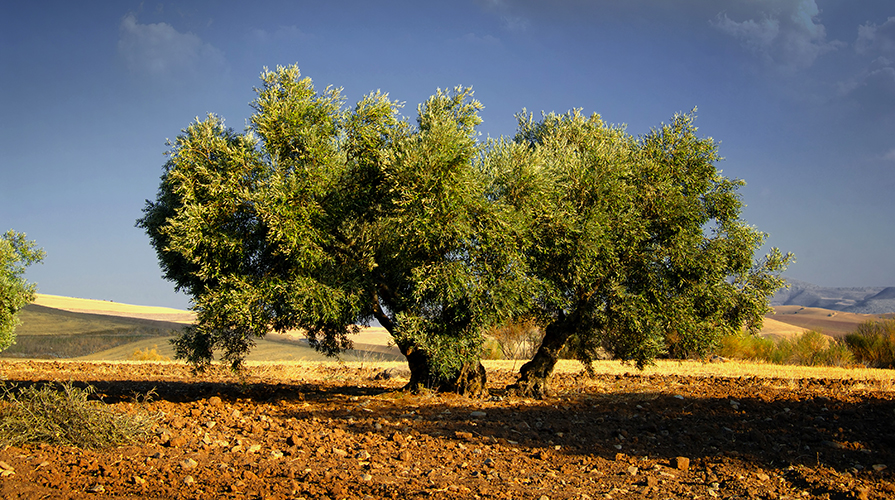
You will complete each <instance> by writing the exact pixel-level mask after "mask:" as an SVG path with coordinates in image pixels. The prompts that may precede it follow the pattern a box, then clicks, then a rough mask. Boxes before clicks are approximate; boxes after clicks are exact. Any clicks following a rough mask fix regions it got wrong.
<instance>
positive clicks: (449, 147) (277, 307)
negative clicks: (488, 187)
mask: <svg viewBox="0 0 895 500" xmlns="http://www.w3.org/2000/svg"><path fill="white" fill-rule="evenodd" d="M262 82H263V86H262V87H261V88H260V89H258V90H257V94H258V96H257V98H256V100H255V101H254V102H253V103H252V107H253V109H254V110H255V114H254V115H253V117H252V119H251V124H250V126H249V128H248V130H246V132H245V133H242V134H238V133H235V132H234V131H232V130H230V129H227V128H226V127H225V126H224V124H223V121H222V120H221V119H220V118H218V117H216V116H213V115H211V116H209V117H207V118H206V119H205V120H202V121H198V120H197V122H196V123H194V124H192V125H190V126H189V127H188V128H187V129H186V130H184V131H183V133H182V134H181V135H180V136H179V137H178V138H177V139H176V140H175V141H174V142H173V143H172V144H171V150H170V152H169V161H168V162H167V163H166V164H165V167H164V175H163V177H162V182H161V186H160V189H159V193H158V196H157V198H156V200H155V201H148V202H147V204H146V207H145V209H144V216H143V217H142V218H141V219H140V220H138V222H137V224H138V226H140V227H143V228H145V229H146V231H147V233H148V234H149V236H150V239H151V240H152V244H153V246H154V247H155V248H156V250H157V252H158V255H159V259H160V261H161V264H162V268H163V271H164V273H165V277H166V278H168V279H170V280H172V281H173V282H174V283H175V284H176V286H177V287H178V288H179V289H182V290H184V291H186V292H187V293H189V294H190V295H191V296H192V298H193V301H194V308H195V309H196V311H197V315H198V322H197V325H196V326H195V327H194V328H191V329H190V330H188V332H187V333H186V334H184V335H183V336H181V337H180V338H179V339H178V340H177V341H176V344H175V347H176V351H177V354H178V356H180V357H183V358H186V359H188V360H190V361H191V362H193V363H195V364H197V365H203V364H207V363H209V362H210V361H211V360H212V358H213V353H214V351H215V350H220V351H222V353H223V354H222V356H223V358H224V359H226V360H228V361H229V362H230V363H231V364H232V365H233V366H234V367H238V366H239V365H240V364H241V363H242V360H243V359H244V357H245V355H246V353H247V352H248V351H249V350H250V349H251V347H252V345H253V343H254V339H256V338H258V337H261V336H263V335H265V334H266V333H267V332H268V331H270V330H285V329H292V328H300V329H303V330H304V331H305V332H306V333H307V335H308V337H309V339H310V340H311V341H312V342H313V343H314V345H315V346H316V347H317V348H319V349H321V350H323V351H324V352H327V353H333V354H334V353H338V352H340V351H341V350H344V349H346V348H349V347H350V346H351V342H350V334H351V333H352V332H354V331H355V330H356V329H357V326H356V325H357V324H363V323H366V322H369V321H371V320H372V319H374V318H375V319H376V320H378V321H379V322H380V323H381V324H382V326H384V327H385V328H386V329H387V330H388V331H389V333H391V335H392V337H393V338H394V340H395V343H396V344H397V346H398V347H399V348H400V350H401V352H402V353H403V354H404V355H405V356H407V358H408V361H409V362H410V365H411V372H412V380H411V383H412V384H413V385H419V386H421V385H425V386H428V387H440V386H442V385H447V386H452V387H453V386H456V385H457V381H458V380H464V381H467V382H468V383H469V384H470V390H473V391H475V390H480V389H481V387H482V384H483V382H484V370H483V369H482V368H481V366H480V364H479V363H478V359H479V351H480V345H481V335H480V330H481V329H482V328H483V326H484V325H486V324H490V323H492V322H494V321H498V320H500V319H501V317H504V316H505V317H508V316H509V315H511V314H512V313H513V312H514V309H513V305H514V304H516V303H522V297H524V296H525V288H524V282H525V280H526V277H525V276H523V275H520V274H518V273H515V269H516V268H517V267H518V266H515V267H514V266H513V265H512V262H511V260H512V259H513V258H515V257H516V253H514V252H513V251H512V249H513V247H514V244H515V243H514V242H513V241H512V240H513V238H515V236H516V235H515V234H514V233H513V232H506V231H503V220H502V218H501V217H500V210H501V207H500V204H497V203H492V202H490V201H489V200H488V199H487V198H486V197H485V188H484V186H485V184H486V179H485V177H484V176H483V174H482V171H481V169H480V168H479V165H478V164H477V163H476V162H475V161H474V160H475V159H476V158H477V157H478V156H479V155H480V153H481V147H480V145H479V143H478V141H477V135H478V134H477V132H476V129H475V128H476V126H477V125H478V124H479V123H480V121H481V119H480V118H479V116H478V111H479V109H480V108H481V104H479V103H478V102H477V101H475V100H474V99H473V97H472V92H471V90H470V89H465V88H456V89H454V90H453V91H441V90H439V91H438V92H437V93H436V94H435V95H433V96H432V97H430V98H429V99H428V100H427V101H426V102H425V103H423V104H421V105H420V106H419V108H418V119H417V124H416V126H412V125H411V124H409V123H408V122H407V121H406V120H404V119H402V118H401V117H400V116H399V110H400V107H399V105H398V104H397V103H396V102H393V101H391V100H389V99H388V96H387V95H385V94H382V93H371V94H369V95H367V96H366V97H364V98H363V99H362V100H361V101H360V102H358V103H357V105H356V106H355V107H354V109H352V110H344V109H343V99H342V97H341V94H340V91H339V90H338V89H333V88H328V89H326V90H325V91H323V92H317V91H316V90H315V89H314V87H313V84H312V83H311V81H310V79H307V78H301V77H300V74H299V71H298V68H297V67H295V66H292V67H288V68H278V69H277V70H276V71H265V72H264V73H263V74H262ZM467 382H463V384H466V383H467Z"/></svg>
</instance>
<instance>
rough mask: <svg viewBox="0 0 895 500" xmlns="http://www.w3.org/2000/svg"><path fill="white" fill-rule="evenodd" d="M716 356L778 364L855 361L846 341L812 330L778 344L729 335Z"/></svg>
mask: <svg viewBox="0 0 895 500" xmlns="http://www.w3.org/2000/svg"><path fill="white" fill-rule="evenodd" d="M717 354H718V355H720V356H723V357H725V358H734V359H743V360H749V361H765V362H768V363H773V364H777V365H803V366H849V365H851V364H853V363H854V360H855V356H854V355H853V354H852V351H851V349H850V348H849V346H848V345H847V344H846V342H844V341H840V340H834V339H830V338H829V337H827V336H825V335H823V334H822V333H820V332H816V331H813V330H812V331H807V332H805V333H804V334H802V335H800V336H798V337H794V338H792V339H787V338H783V339H780V340H778V341H776V342H775V341H773V340H772V339H769V338H763V337H758V336H754V335H750V334H748V333H745V332H744V333H741V334H739V335H728V336H726V337H723V338H722V339H721V342H720V346H719V348H718V351H717Z"/></svg>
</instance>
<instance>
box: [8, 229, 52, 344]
mask: <svg viewBox="0 0 895 500" xmlns="http://www.w3.org/2000/svg"><path fill="white" fill-rule="evenodd" d="M44 255H45V253H44V251H43V250H41V249H39V248H37V245H36V244H35V243H34V242H33V241H29V240H27V239H26V236H25V234H24V233H17V232H15V231H13V230H12V229H10V230H9V231H7V232H6V233H4V234H3V235H2V236H0V351H2V350H4V349H7V348H9V346H11V345H13V344H14V343H15V338H16V337H15V330H16V326H18V325H19V323H20V322H19V318H18V312H19V310H20V309H21V308H22V307H24V306H25V305H27V304H30V303H31V302H33V301H34V292H35V291H36V290H37V285H35V284H34V283H28V282H27V280H25V278H24V274H25V269H26V268H27V267H28V266H30V265H32V264H34V263H37V262H40V261H42V260H43V258H44Z"/></svg>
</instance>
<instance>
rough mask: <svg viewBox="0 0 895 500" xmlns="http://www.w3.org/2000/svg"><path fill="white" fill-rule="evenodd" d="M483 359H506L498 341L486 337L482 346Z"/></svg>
mask: <svg viewBox="0 0 895 500" xmlns="http://www.w3.org/2000/svg"><path fill="white" fill-rule="evenodd" d="M482 359H504V354H503V350H502V349H501V346H500V343H499V342H498V341H497V339H494V338H491V337H485V342H484V343H483V344H482Z"/></svg>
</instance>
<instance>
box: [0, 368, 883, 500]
mask: <svg viewBox="0 0 895 500" xmlns="http://www.w3.org/2000/svg"><path fill="white" fill-rule="evenodd" d="M293 370H294V369H293ZM298 371H299V372H301V370H298ZM381 374H382V370H381V369H376V368H363V369H361V368H349V367H342V366H338V365H328V366H324V367H319V366H315V367H309V368H308V370H307V373H305V374H304V375H302V376H301V377H293V378H291V379H284V378H281V377H277V376H275V375H276V370H272V369H270V368H265V367H260V368H253V369H252V373H251V374H250V375H249V376H247V377H246V378H245V379H243V380H240V379H238V378H236V377H234V376H233V375H232V374H230V373H228V372H225V371H220V372H216V373H213V374H207V375H202V376H198V377H194V376H193V375H192V374H191V373H190V371H189V369H188V368H186V367H184V366H182V365H176V364H103V363H63V362H33V361H32V362H23V361H19V362H13V361H3V362H0V377H2V378H3V379H5V380H6V381H7V384H9V383H19V384H25V383H33V382H44V381H68V380H73V381H75V382H76V383H78V384H81V385H83V384H86V383H89V384H92V385H94V386H95V387H96V388H97V389H98V394H99V395H101V397H102V399H103V401H104V402H105V403H106V404H108V405H110V406H112V407H115V408H116V409H117V410H120V411H123V412H133V411H143V412H147V413H152V414H157V415H158V419H157V424H156V428H155V429H154V432H153V435H152V437H151V438H150V439H148V440H147V441H146V442H145V443H139V444H133V445H129V446H124V447H119V448H114V449H107V450H82V449H75V448H67V447H60V446H49V445H33V446H31V445H29V446H25V447H21V448H18V447H8V448H6V449H3V450H2V451H0V476H2V477H0V496H2V497H3V498H21V499H38V498H95V499H101V498H203V499H204V498H269V499H285V498H307V499H311V498H315V499H316V498H334V499H341V498H351V499H361V498H519V499H551V500H552V499H564V498H575V499H587V498H592V499H597V498H614V499H627V498H647V499H651V498H656V499H669V498H687V499H696V498H706V499H712V498H744V499H746V498H767V499H784V498H790V499H802V498H829V499H852V498H854V499H884V498H893V497H895V477H893V471H895V432H893V427H892V423H893V418H895V391H893V388H892V387H891V383H887V382H855V381H841V380H781V379H762V378H754V377H742V378H718V377H707V378H697V377H686V376H658V375H643V376H638V375H634V376H631V375H602V376H597V377H596V378H594V379H590V378H588V377H586V376H585V375H583V374H582V375H575V374H564V375H559V376H557V378H556V380H555V381H554V384H555V388H556V389H557V396H555V397H553V398H550V399H547V400H525V399H514V398H507V397H504V395H503V393H502V388H503V387H504V386H505V385H506V384H507V383H508V382H510V381H511V379H512V374H511V373H510V372H493V373H490V374H489V378H490V380H489V384H490V385H491V386H492V387H493V389H492V391H491V397H490V398H487V399H483V400H478V399H467V398H463V397H458V396H453V395H439V394H421V395H411V394H407V393H404V392H402V391H400V390H398V389H399V388H400V387H401V385H402V384H403V382H404V380H402V379H401V378H391V379H384V380H383V379H381V377H380V375H381ZM150 390H153V392H154V394H155V400H154V401H152V402H149V403H134V402H133V401H132V396H133V395H134V394H136V393H140V394H145V393H147V392H148V391H150Z"/></svg>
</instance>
